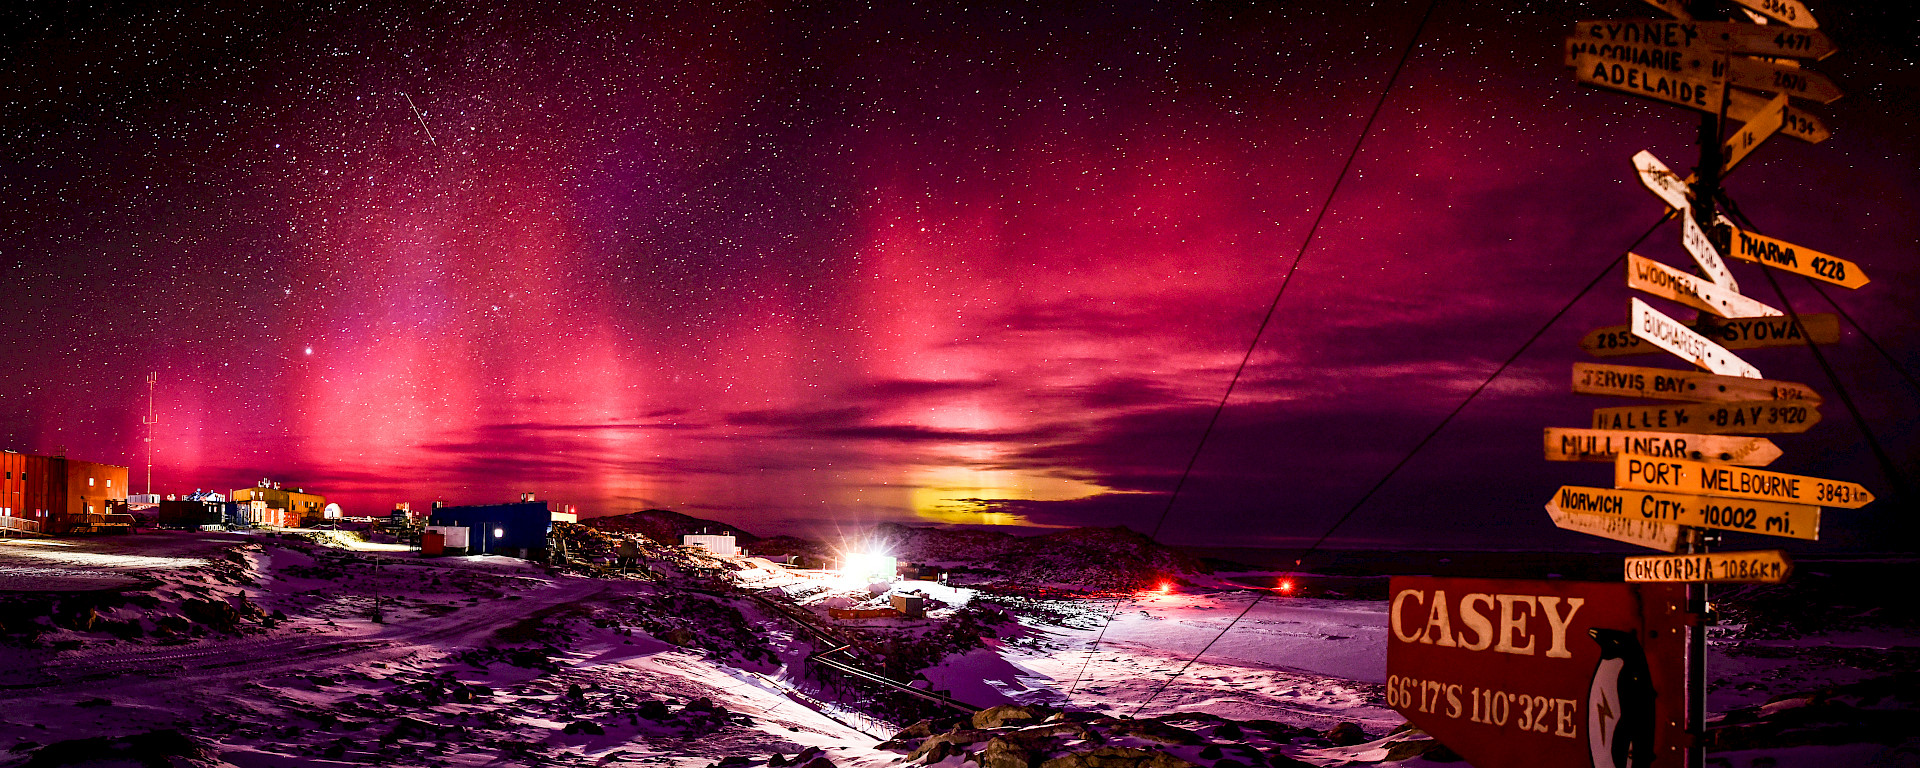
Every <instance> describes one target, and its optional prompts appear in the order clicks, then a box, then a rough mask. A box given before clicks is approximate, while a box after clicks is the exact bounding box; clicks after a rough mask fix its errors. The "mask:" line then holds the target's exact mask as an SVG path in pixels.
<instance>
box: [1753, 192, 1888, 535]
mask: <svg viewBox="0 0 1920 768" xmlns="http://www.w3.org/2000/svg"><path fill="white" fill-rule="evenodd" d="M1728 208H1729V209H1730V210H1732V211H1733V215H1734V216H1736V217H1738V218H1739V219H1740V224H1741V225H1743V226H1745V227H1747V228H1748V229H1752V230H1754V231H1755V232H1758V231H1759V229H1757V228H1755V227H1754V226H1753V220H1752V219H1749V218H1747V217H1746V215H1745V214H1743V213H1741V212H1740V207H1739V206H1737V205H1730V206H1728ZM1760 271H1761V273H1762V274H1764V275H1766V276H1767V284H1768V285H1771V286H1773V292H1774V295H1776V296H1779V297H1780V307H1781V308H1782V309H1785V310H1786V311H1787V317H1788V319H1791V320H1792V321H1793V324H1794V325H1797V326H1800V327H1801V328H1805V327H1806V324H1805V323H1802V322H1800V313H1799V312H1796V311H1794V309H1793V302H1792V301H1791V300H1789V299H1788V298H1787V292H1786V291H1783V290H1781V289H1780V281H1779V280H1778V279H1776V278H1775V277H1774V276H1773V269H1772V268H1771V267H1763V268H1762V269H1761V270H1760ZM1801 339H1802V340H1804V341H1805V342H1806V348H1807V351H1808V352H1812V353H1813V360H1814V362H1816V363H1819V364H1820V370H1821V371H1823V372H1825V373H1826V374H1827V381H1828V382H1829V383H1831V384H1833V392H1834V394H1836V395H1839V396H1840V403H1841V405H1844V406H1846V407H1847V413H1848V414H1850V415H1852V416H1853V424H1854V426H1855V427H1857V428H1859V430H1860V435H1861V436H1862V437H1865V438H1866V439H1867V448H1868V449H1869V450H1871V451H1873V458H1874V459H1875V460H1876V461H1878V462H1880V471H1881V472H1882V473H1884V474H1886V476H1887V482H1889V483H1892V484H1893V490H1894V493H1895V494H1896V495H1898V496H1899V497H1900V498H1902V499H1903V500H1904V499H1910V498H1911V495H1910V494H1909V493H1908V492H1907V483H1906V480H1905V478H1904V477H1902V476H1901V474H1900V470H1899V469H1898V468H1896V467H1895V466H1894V464H1893V458H1892V457H1891V456H1889V455H1888V454H1887V449H1886V448H1885V447H1884V446H1882V445H1880V439H1879V438H1877V437H1874V435H1873V430H1871V429H1868V428H1867V419H1866V417H1865V416H1862V415H1861V414H1860V408H1859V406H1856V405H1854V403H1853V395H1852V393H1850V392H1848V391H1847V387H1846V385H1844V384H1841V383H1840V375H1839V374H1838V373H1836V372H1835V371H1834V370H1833V365H1832V364H1830V363H1828V362H1827V355H1826V353H1824V352H1821V351H1820V346H1819V345H1817V344H1815V343H1813V336H1812V335H1811V334H1805V333H1803V334H1801Z"/></svg>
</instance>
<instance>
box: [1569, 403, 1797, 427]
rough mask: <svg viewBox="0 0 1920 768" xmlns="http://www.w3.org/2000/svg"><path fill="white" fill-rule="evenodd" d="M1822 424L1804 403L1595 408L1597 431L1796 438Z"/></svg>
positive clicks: (1695, 404) (1594, 415)
mask: <svg viewBox="0 0 1920 768" xmlns="http://www.w3.org/2000/svg"><path fill="white" fill-rule="evenodd" d="M1819 423H1820V409H1819V408H1818V407H1817V406H1815V405H1814V404H1812V403H1809V402H1806V401H1804V400H1785V401H1776V402H1763V401H1748V402H1743V403H1691V404H1687V405H1627V406H1620V407H1617V408H1595V409H1594V411H1593V428H1594V429H1623V430H1660V431H1666V432H1679V433H1683V434H1720V433H1727V434H1734V435H1793V434H1799V433H1801V432H1805V431H1807V430H1809V429H1812V428H1813V425H1815V424H1819Z"/></svg>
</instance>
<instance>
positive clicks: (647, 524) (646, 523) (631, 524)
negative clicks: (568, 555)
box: [580, 509, 761, 547]
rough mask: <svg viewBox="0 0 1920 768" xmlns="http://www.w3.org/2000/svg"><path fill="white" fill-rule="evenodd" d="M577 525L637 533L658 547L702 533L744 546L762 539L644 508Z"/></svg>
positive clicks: (724, 526) (729, 527) (714, 523)
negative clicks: (727, 536)
mask: <svg viewBox="0 0 1920 768" xmlns="http://www.w3.org/2000/svg"><path fill="white" fill-rule="evenodd" d="M580 524H581V525H585V526H588V527H590V528H594V529H596V530H600V531H605V532H607V533H638V534H640V535H642V536H645V537H647V538H649V539H652V540H653V541H656V542H659V543H661V544H679V543H680V537H682V536H685V535H687V534H689V533H701V532H703V531H704V532H706V533H713V534H727V533H731V534H733V537H734V539H735V541H737V542H738V543H739V544H740V546H743V547H744V546H748V545H751V544H753V543H755V542H758V541H760V540H761V539H760V537H758V536H755V535H753V534H751V533H748V532H746V531H743V530H741V529H740V527H739V526H735V525H728V524H726V523H722V522H720V521H718V520H703V519H701V518H698V517H694V516H692V515H683V514H680V513H679V512H675V511H673V510H670V509H643V510H640V511H639V512H629V513H627V514H624V515H608V516H606V517H593V518H588V519H586V520H582V521H580Z"/></svg>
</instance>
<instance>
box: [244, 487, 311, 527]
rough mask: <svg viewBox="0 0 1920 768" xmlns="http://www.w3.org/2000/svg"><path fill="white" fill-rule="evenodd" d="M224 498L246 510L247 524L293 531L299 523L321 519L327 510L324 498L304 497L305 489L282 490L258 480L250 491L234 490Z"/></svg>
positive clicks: (308, 494) (309, 495)
mask: <svg viewBox="0 0 1920 768" xmlns="http://www.w3.org/2000/svg"><path fill="white" fill-rule="evenodd" d="M227 498H229V499H232V500H233V501H236V502H239V503H240V508H241V509H243V510H249V512H248V514H247V517H248V520H247V522H250V523H253V524H254V525H270V526H275V527H279V528H293V527H296V526H298V525H300V521H301V520H305V519H307V518H309V517H322V516H324V515H325V514H326V509H327V497H325V496H322V495H320V494H317V493H307V492H306V489H304V488H294V489H291V490H289V489H286V488H281V487H280V484H279V483H276V482H273V481H272V480H261V481H260V482H259V483H258V484H256V485H254V487H252V488H239V489H235V490H234V492H233V493H232V494H230V495H228V497H227Z"/></svg>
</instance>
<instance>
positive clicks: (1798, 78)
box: [1727, 56, 1846, 104]
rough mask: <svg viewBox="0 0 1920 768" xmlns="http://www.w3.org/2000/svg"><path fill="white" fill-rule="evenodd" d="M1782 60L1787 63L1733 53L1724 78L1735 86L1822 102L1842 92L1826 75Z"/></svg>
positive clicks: (1825, 102) (1828, 100) (1832, 98)
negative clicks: (1777, 62) (1734, 54)
mask: <svg viewBox="0 0 1920 768" xmlns="http://www.w3.org/2000/svg"><path fill="white" fill-rule="evenodd" d="M1785 61H1787V62H1789V63H1788V64H1776V63H1774V62H1771V61H1767V60H1764V59H1755V58H1750V57H1747V56H1735V57H1733V58H1732V59H1731V60H1729V61H1728V62H1727V64H1728V67H1727V82H1729V83H1732V84H1733V85H1734V86H1735V87H1739V88H1751V89H1753V90H1756V91H1766V92H1768V93H1777V94H1780V95H1782V96H1792V97H1794V98H1798V99H1810V100H1812V101H1817V102H1820V103H1822V104H1832V103H1833V102H1835V101H1837V100H1839V98H1840V97H1841V96H1845V95H1846V93H1845V92H1844V91H1841V90H1840V86H1838V85H1834V84H1833V81H1832V80H1828V79H1827V76H1826V75H1822V74H1820V73H1818V72H1815V71H1813V70H1810V69H1802V68H1800V67H1799V66H1797V65H1795V64H1794V63H1793V60H1792V59H1786V60H1785Z"/></svg>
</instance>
